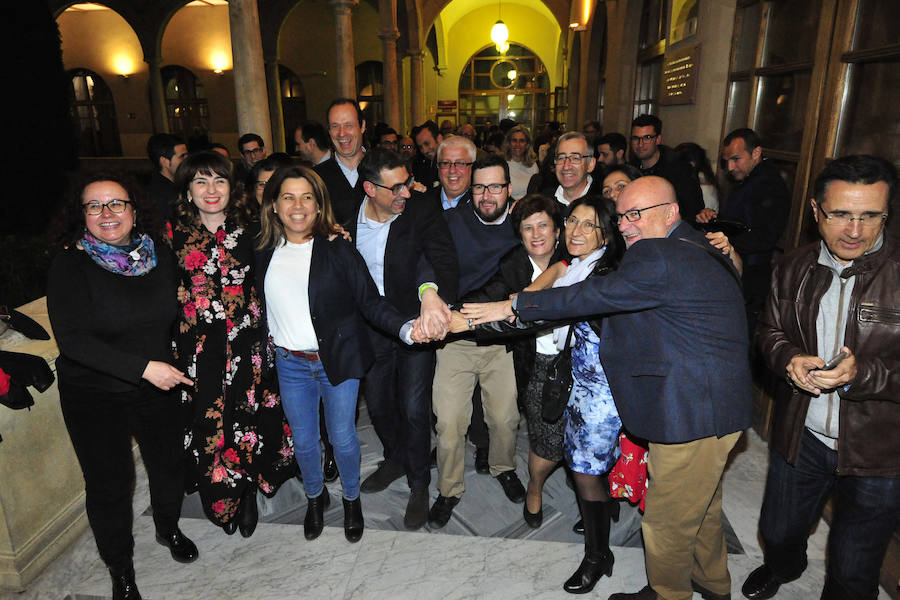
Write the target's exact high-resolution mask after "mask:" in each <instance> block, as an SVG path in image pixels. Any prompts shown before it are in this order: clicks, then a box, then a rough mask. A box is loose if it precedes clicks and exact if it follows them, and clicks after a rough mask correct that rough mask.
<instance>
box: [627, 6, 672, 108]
mask: <svg viewBox="0 0 900 600" xmlns="http://www.w3.org/2000/svg"><path fill="white" fill-rule="evenodd" d="M668 5H669V2H668V0H644V6H643V8H642V9H641V30H640V37H639V40H638V48H639V50H638V60H637V63H638V64H637V77H636V78H635V82H634V110H633V114H634V116H635V117H637V116H638V115H641V114H650V115H655V114H657V113H658V112H659V85H660V77H661V76H662V63H663V55H664V54H665V52H666V30H667V26H666V15H667V14H668V8H669V6H668Z"/></svg>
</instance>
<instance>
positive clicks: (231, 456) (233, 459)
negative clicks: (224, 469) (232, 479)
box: [223, 448, 240, 464]
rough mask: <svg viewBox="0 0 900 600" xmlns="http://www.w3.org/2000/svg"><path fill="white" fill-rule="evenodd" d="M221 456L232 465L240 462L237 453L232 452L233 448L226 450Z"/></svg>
mask: <svg viewBox="0 0 900 600" xmlns="http://www.w3.org/2000/svg"><path fill="white" fill-rule="evenodd" d="M223 456H224V457H225V460H227V461H228V462H230V463H232V464H234V463H237V462H239V461H240V458H238V455H237V452H235V451H234V448H228V449H227V450H225V453H224V454H223Z"/></svg>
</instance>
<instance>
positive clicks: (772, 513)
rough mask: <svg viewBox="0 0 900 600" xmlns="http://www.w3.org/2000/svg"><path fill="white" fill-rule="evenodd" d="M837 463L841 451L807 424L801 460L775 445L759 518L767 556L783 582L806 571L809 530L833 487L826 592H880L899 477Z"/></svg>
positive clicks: (897, 515) (898, 505) (899, 511)
mask: <svg viewBox="0 0 900 600" xmlns="http://www.w3.org/2000/svg"><path fill="white" fill-rule="evenodd" d="M870 443H877V441H876V440H872V441H871V442H870ZM836 470H837V452H836V451H834V450H832V449H830V448H828V447H827V446H826V445H825V444H823V443H822V442H820V441H819V440H818V439H817V438H816V437H815V436H814V435H813V434H812V433H810V432H809V431H808V430H806V431H804V432H803V439H802V441H801V446H800V453H799V455H798V457H797V464H796V465H790V464H788V462H787V461H786V460H785V459H784V457H783V456H782V455H781V454H780V453H779V452H777V451H775V450H772V451H771V459H770V461H769V475H768V479H767V480H766V492H765V496H764V497H763V505H762V514H761V515H760V519H759V529H760V533H761V534H762V538H763V542H764V543H765V562H766V564H767V565H769V567H770V568H771V569H772V572H773V573H774V574H775V576H776V577H777V578H778V579H779V580H781V581H789V580H792V579H794V578H796V577H799V575H800V574H801V573H802V572H803V570H804V569H805V568H806V540H807V538H808V536H809V532H810V530H811V529H812V527H813V525H814V524H815V523H816V522H817V521H818V520H819V517H820V516H821V515H822V509H823V508H824V506H825V502H826V501H827V500H828V497H829V495H830V494H831V492H832V490H833V491H834V492H835V495H834V516H833V518H832V523H831V530H830V532H829V535H828V560H827V564H828V571H827V574H826V578H825V589H824V590H823V592H822V598H853V599H860V600H862V599H874V598H876V597H877V596H878V574H879V570H880V569H881V563H882V561H883V560H884V555H885V552H886V551H887V547H888V542H889V541H890V538H891V535H892V534H893V532H894V530H895V529H896V528H897V523H898V519H900V477H857V476H852V475H838V474H837V473H836Z"/></svg>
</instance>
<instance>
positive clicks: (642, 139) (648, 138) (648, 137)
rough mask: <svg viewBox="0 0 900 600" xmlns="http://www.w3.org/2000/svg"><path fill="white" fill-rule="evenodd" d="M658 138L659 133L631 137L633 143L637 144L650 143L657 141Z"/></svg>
mask: <svg viewBox="0 0 900 600" xmlns="http://www.w3.org/2000/svg"><path fill="white" fill-rule="evenodd" d="M658 136H659V134H658V133H648V134H646V135H633V136H631V141H632V142H637V143H640V142H649V141H652V140H654V139H656V138H657V137H658Z"/></svg>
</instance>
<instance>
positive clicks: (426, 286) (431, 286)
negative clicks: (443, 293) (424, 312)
mask: <svg viewBox="0 0 900 600" xmlns="http://www.w3.org/2000/svg"><path fill="white" fill-rule="evenodd" d="M427 289H432V290H434V291H435V292H437V291H438V286H436V285H435V284H433V283H431V282H430V281H429V282H426V283H423V284H422V285H420V286H419V302H421V301H422V294H424V293H425V290H427Z"/></svg>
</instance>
